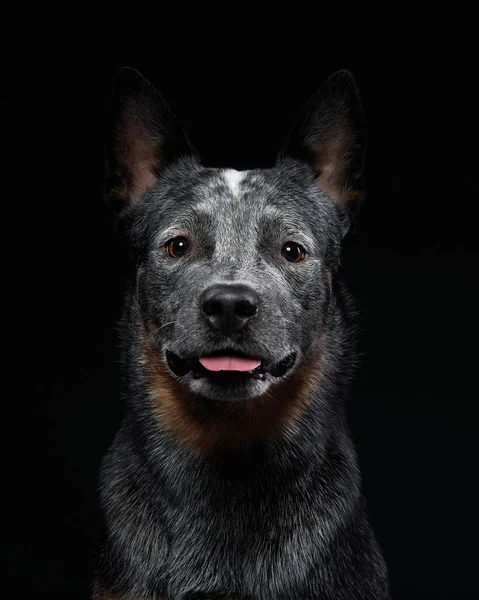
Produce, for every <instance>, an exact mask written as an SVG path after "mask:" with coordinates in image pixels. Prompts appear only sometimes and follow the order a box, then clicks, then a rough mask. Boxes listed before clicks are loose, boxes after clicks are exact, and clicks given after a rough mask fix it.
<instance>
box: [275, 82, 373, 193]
mask: <svg viewBox="0 0 479 600" xmlns="http://www.w3.org/2000/svg"><path fill="white" fill-rule="evenodd" d="M364 137H365V136H364V124H363V112H362V107H361V102H360V99H359V94H358V91H357V87H356V84H355V82H354V79H353V77H352V75H351V74H350V73H349V72H348V71H339V72H338V73H335V74H334V75H332V76H331V77H330V78H329V79H328V80H327V81H326V82H325V83H324V85H323V86H322V87H321V88H320V89H319V90H318V91H317V92H316V93H315V94H314V95H313V96H312V97H311V99H310V100H309V102H308V103H307V104H306V106H305V107H304V109H303V111H302V112H301V114H300V115H299V117H298V118H297V120H296V122H295V123H294V125H293V127H292V129H291V131H290V133H289V135H288V137H287V139H286V142H285V144H284V146H283V149H282V151H281V152H280V155H279V158H280V159H284V158H285V157H287V156H290V157H293V158H298V159H300V160H303V161H306V162H308V163H309V164H310V165H311V167H312V168H313V171H314V173H315V176H316V178H317V181H318V183H319V185H320V187H321V188H322V189H323V190H325V191H327V192H328V193H329V194H330V195H331V196H332V197H333V198H334V199H335V200H337V201H338V202H340V203H342V204H352V203H355V202H357V201H358V200H360V199H361V198H362V196H363V192H364V186H363V167H364V150H365V143H364Z"/></svg>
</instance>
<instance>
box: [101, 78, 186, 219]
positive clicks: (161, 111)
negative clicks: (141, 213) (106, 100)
mask: <svg viewBox="0 0 479 600" xmlns="http://www.w3.org/2000/svg"><path fill="white" fill-rule="evenodd" d="M185 156H192V157H194V156H196V154H195V151H194V150H193V148H192V146H191V145H190V143H189V141H188V138H187V137H186V134H185V133H184V131H183V129H182V127H181V126H180V125H179V123H178V122H177V121H176V119H175V117H174V115H173V113H172V111H171V109H170V107H169V106H168V105H167V103H166V102H165V101H164V100H163V98H162V97H161V96H160V94H159V92H158V91H157V90H156V89H155V88H154V87H153V85H152V84H151V83H150V82H149V81H147V80H146V79H145V78H144V77H143V76H142V75H141V74H140V73H138V71H136V70H135V69H131V68H129V67H123V68H122V69H120V70H119V72H118V74H117V76H116V78H115V81H114V85H113V95H112V100H111V105H110V113H109V119H108V138H107V144H106V181H105V196H106V199H107V201H108V202H109V203H110V204H111V205H112V206H113V207H114V208H115V209H117V210H121V209H122V208H124V207H125V206H126V205H127V204H129V203H130V202H134V201H135V200H137V199H138V198H139V197H140V196H141V195H142V194H143V193H145V192H146V191H148V190H149V189H151V188H153V187H154V186H155V185H156V183H157V179H158V176H159V174H160V172H161V170H162V169H163V168H164V167H165V166H166V165H168V164H170V163H171V162H173V161H175V160H177V159H179V158H181V157H185Z"/></svg>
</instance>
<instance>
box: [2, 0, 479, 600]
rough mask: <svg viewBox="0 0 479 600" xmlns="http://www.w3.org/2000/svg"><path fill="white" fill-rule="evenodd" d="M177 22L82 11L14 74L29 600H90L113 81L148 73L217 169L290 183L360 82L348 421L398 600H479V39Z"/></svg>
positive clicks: (280, 22)
mask: <svg viewBox="0 0 479 600" xmlns="http://www.w3.org/2000/svg"><path fill="white" fill-rule="evenodd" d="M171 8H172V9H174V8H175V7H171ZM176 9H177V10H172V11H171V13H170V14H166V13H163V14H161V13H159V14H158V15H153V14H150V13H146V12H145V13H144V14H140V15H135V17H138V16H139V17H140V18H139V20H138V21H136V19H135V23H133V17H132V19H131V22H130V23H128V22H127V21H128V19H130V13H129V11H127V10H126V9H122V10H123V11H124V17H125V18H124V19H123V22H122V23H121V24H119V23H118V21H115V20H114V19H113V17H112V19H111V20H110V21H108V23H105V24H104V25H102V26H101V27H100V25H99V24H98V19H97V18H96V17H95V16H94V15H93V16H92V17H91V18H90V17H88V18H85V17H84V16H82V15H80V14H75V13H74V12H73V9H72V12H71V13H70V14H69V15H67V14H66V13H65V14H59V13H58V12H57V11H52V14H51V15H49V14H47V13H42V15H41V16H40V15H38V21H37V20H36V19H37V17H36V16H34V15H32V14H29V22H28V27H27V26H26V24H25V22H24V20H22V16H21V15H19V17H18V18H17V20H16V21H11V23H12V28H13V30H12V31H13V35H11V37H10V38H9V39H10V40H11V43H10V42H9V43H8V44H6V45H5V50H4V51H3V53H2V56H3V59H4V61H3V62H4V65H5V67H6V68H5V69H4V71H3V75H2V79H3V83H4V86H2V87H3V91H2V93H1V100H2V109H3V110H2V112H3V115H2V121H1V128H2V139H3V143H2V146H3V150H4V153H5V160H4V161H3V164H4V166H5V165H6V166H7V168H6V169H5V171H4V174H3V175H2V180H3V184H2V185H3V187H2V189H3V194H4V195H3V199H2V208H3V216H4V218H3V219H2V229H3V234H4V235H3V238H4V243H5V245H6V250H4V273H5V276H4V287H3V289H4V292H3V295H4V298H5V299H7V303H9V304H10V305H11V308H9V309H7V310H6V311H5V312H4V318H5V320H6V321H7V329H9V330H10V328H11V329H12V330H13V333H14V335H13V339H12V341H11V342H10V341H9V342H8V345H7V348H6V349H5V350H7V349H8V352H7V354H8V355H9V358H10V359H11V366H10V365H8V366H7V370H6V376H5V379H4V393H3V394H2V396H4V409H5V411H6V412H4V418H3V419H2V441H4V442H5V448H4V450H3V457H4V459H5V461H4V467H3V469H2V478H3V482H4V485H3V492H2V495H3V499H4V500H6V501H7V502H6V504H5V503H4V508H3V509H2V513H0V514H1V515H2V517H3V519H2V520H3V528H2V529H3V531H2V545H3V548H2V552H3V556H2V564H3V565H4V566H5V568H6V571H7V582H8V584H9V585H10V584H11V585H12V586H13V587H12V589H14V590H15V598H23V597H25V598H27V597H29V598H30V597H32V596H31V594H32V592H33V594H35V596H36V595H38V596H41V595H42V594H43V595H44V596H45V597H49V598H64V599H65V598H68V599H72V600H74V599H77V598H78V599H86V598H88V585H89V579H90V577H91V567H92V559H93V552H92V549H93V539H94V535H95V531H96V528H97V526H98V523H99V516H98V505H97V492H96V473H97V470H98V467H99V461H100V459H101V456H102V454H103V453H104V451H105V450H106V448H107V447H108V445H109V443H110V442H111V440H112V437H113V435H114V433H115V431H116V430H117V428H118V425H119V422H120V419H121V415H122V409H123V407H122V404H121V401H120V399H119V390H118V388H119V386H118V365H117V362H116V361H117V360H118V353H117V350H116V340H115V323H116V320H117V318H118V314H119V310H120V306H121V297H122V293H123V290H124V273H125V268H124V265H125V261H124V257H123V255H122V253H121V251H119V248H118V244H117V243H116V242H115V240H114V235H113V232H112V223H111V219H110V215H109V212H108V209H107V207H106V206H105V204H104V201H103V199H102V194H101V187H102V178H103V142H104V128H105V119H106V111H107V106H108V98H109V92H110V88H111V80H112V77H113V75H114V73H115V71H116V69H117V68H118V67H119V66H121V65H125V64H127V65H131V66H134V67H136V68H138V69H139V70H140V71H142V72H143V74H144V75H145V76H147V77H148V78H149V79H150V80H151V81H152V82H154V83H155V85H156V86H157V87H158V88H159V89H160V91H161V92H162V94H163V95H164V96H165V97H166V98H167V100H168V101H169V102H170V104H171V105H172V107H173V109H174V111H175V112H176V113H177V115H178V116H179V117H180V118H181V120H182V121H183V122H184V123H185V125H186V126H187V128H188V131H189V133H190V137H191V139H192V141H193V143H194V144H195V145H196V147H197V148H198V150H199V151H200V154H202V156H203V159H204V163H205V164H208V165H216V166H232V167H236V168H247V167H251V166H268V165H271V164H272V163H273V161H274V158H275V151H276V149H277V147H278V144H279V143H280V142H281V139H282V136H283V134H284V132H285V131H286V128H287V127H288V124H289V121H290V119H291V117H292V116H293V115H294V114H295V113H296V112H297V111H298V109H299V108H300V107H301V105H302V104H303V103H304V102H305V101H306V100H307V98H308V96H309V95H310V94H311V93H312V92H313V91H314V90H315V89H316V88H317V87H318V86H319V85H320V84H321V82H322V81H323V80H324V78H325V77H327V76H328V75H329V74H330V73H331V72H333V71H334V70H336V69H339V68H348V69H350V70H351V71H352V72H353V74H354V75H355V77H356V79H357V83H358V85H359V88H360V91H361V95H362V99H363V102H364V106H365V112H366V118H367V122H368V129H369V151H368V163H367V164H368V167H367V181H368V191H369V194H368V199H367V203H366V204H365V206H364V208H363V211H362V213H361V216H360V219H359V221H358V224H357V227H356V231H355V232H354V233H353V234H352V235H351V236H350V237H349V239H348V241H347V244H346V248H345V253H344V265H345V276H346V280H347V283H348V285H349V288H350V289H351V291H352V292H353V294H354V295H355V297H356V298H357V302H358V306H359V308H360V310H361V313H362V322H361V334H360V349H361V360H362V362H361V369H360V372H359V373H358V376H357V378H356V383H355V385H354V390H353V394H352V397H351V399H350V401H349V404H348V412H349V417H350V422H351V425H352V430H353V434H354V438H355V442H356V446H357V449H358V453H359V458H360V462H361V468H362V472H363V477H364V490H365V494H366V496H367V498H368V502H369V507H370V512H371V518H372V522H373V525H374V527H375V530H376V532H377V536H378V538H379V540H380V543H381V545H382V547H383V549H384V553H385V555H386V559H387V561H388V564H389V568H390V575H391V581H392V588H393V597H394V598H396V599H398V600H399V599H410V598H438V599H445V598H448V599H456V598H457V599H465V598H477V597H479V583H478V581H477V528H476V525H477V523H476V512H477V505H478V496H477V493H476V480H477V475H476V473H477V446H478V443H477V429H478V428H477V425H478V419H477V417H478V408H477V401H478V392H477V383H476V372H477V358H478V352H477V334H478V321H477V316H476V313H477V306H479V294H478V257H479V243H478V235H477V217H478V213H479V210H478V204H479V183H478V170H477V165H478V158H479V153H478V140H479V127H478V114H477V107H478V106H479V95H478V93H477V91H476V87H477V83H476V80H477V40H478V39H479V24H478V23H477V22H472V21H471V20H470V19H469V20H466V19H464V20H461V19H456V18H454V17H453V16H450V17H449V18H447V19H446V18H444V19H432V18H420V19H415V20H406V19H399V18H385V17H382V18H381V17H378V16H376V15H372V14H371V15H369V16H368V15H363V16H362V18H359V17H358V18H352V19H350V20H348V21H345V20H344V19H345V17H346V13H347V9H346V8H344V13H345V14H343V15H341V16H338V15H336V16H335V17H334V18H333V17H329V16H327V15H324V14H321V12H318V11H314V12H312V11H311V10H306V9H302V8H291V7H290V8H287V7H285V6H284V7H279V6H275V7H274V6H273V5H271V7H270V8H268V9H266V8H264V9H261V10H260V9H259V8H257V7H254V5H252V4H244V5H241V7H240V6H235V7H234V8H232V7H231V6H230V7H228V5H227V4H224V5H223V6H222V7H220V6H218V8H211V9H203V10H202V12H201V13H200V11H199V10H198V9H197V10H195V11H192V10H191V9H189V8H186V7H185V8H183V7H180V6H179V7H176ZM8 23H9V22H8V21H6V22H5V23H4V25H5V28H6V30H8V29H9V25H8ZM12 31H10V32H8V31H6V33H12ZM4 41H5V40H4ZM7 46H8V47H7Z"/></svg>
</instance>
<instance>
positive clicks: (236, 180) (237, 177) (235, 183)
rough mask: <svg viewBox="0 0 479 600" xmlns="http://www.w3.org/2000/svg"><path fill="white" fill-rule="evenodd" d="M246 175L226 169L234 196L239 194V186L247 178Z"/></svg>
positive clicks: (224, 172)
mask: <svg viewBox="0 0 479 600" xmlns="http://www.w3.org/2000/svg"><path fill="white" fill-rule="evenodd" d="M245 173H246V171H236V170H235V169H226V170H225V171H223V174H224V176H225V179H226V182H227V183H228V185H229V186H230V188H231V191H232V192H233V194H235V195H236V194H237V193H238V188H239V184H240V182H241V180H242V179H243V177H244V176H245Z"/></svg>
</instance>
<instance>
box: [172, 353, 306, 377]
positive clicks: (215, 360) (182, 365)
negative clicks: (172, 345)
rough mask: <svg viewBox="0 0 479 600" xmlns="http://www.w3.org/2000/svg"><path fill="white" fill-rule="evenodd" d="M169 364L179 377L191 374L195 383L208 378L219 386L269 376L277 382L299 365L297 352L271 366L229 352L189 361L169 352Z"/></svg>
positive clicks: (259, 359) (265, 361)
mask: <svg viewBox="0 0 479 600" xmlns="http://www.w3.org/2000/svg"><path fill="white" fill-rule="evenodd" d="M166 360H167V362H168V366H169V367H170V369H171V370H172V371H173V373H174V374H175V375H177V376H178V377H182V376H184V375H187V374H188V373H190V372H191V373H192V374H193V377H194V378H195V379H201V378H202V377H208V378H209V379H212V380H215V381H218V382H227V381H234V380H236V381H237V380H239V379H241V380H244V379H248V378H252V379H258V380H264V379H265V378H266V376H267V375H268V374H269V375H271V376H272V377H275V378H276V377H282V376H284V375H286V373H287V372H288V371H289V370H290V369H291V368H292V367H293V365H294V363H295V362H296V352H291V353H290V354H288V355H287V356H285V357H284V358H283V359H281V360H280V361H279V362H276V363H271V362H270V361H267V360H265V359H262V358H259V357H252V356H248V355H247V354H244V353H242V352H238V351H236V350H229V349H226V350H220V351H216V352H212V353H209V354H205V355H202V356H199V357H194V358H186V359H185V358H181V357H180V356H178V355H177V354H175V353H174V352H172V351H171V350H167V351H166Z"/></svg>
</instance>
